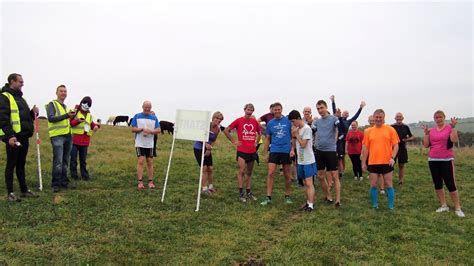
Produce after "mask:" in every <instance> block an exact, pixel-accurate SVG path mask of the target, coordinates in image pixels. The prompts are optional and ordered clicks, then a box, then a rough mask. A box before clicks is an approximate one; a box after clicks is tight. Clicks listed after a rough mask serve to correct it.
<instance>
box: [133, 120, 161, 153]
mask: <svg viewBox="0 0 474 266" xmlns="http://www.w3.org/2000/svg"><path fill="white" fill-rule="evenodd" d="M131 126H132V127H136V128H147V129H152V130H153V129H156V128H159V127H160V122H159V121H158V118H157V117H156V116H155V115H153V114H149V115H145V114H143V113H139V114H136V115H135V116H134V117H133V119H132V123H131ZM153 137H154V135H153V134H148V135H146V136H145V134H144V133H143V132H140V133H135V147H140V148H153Z"/></svg>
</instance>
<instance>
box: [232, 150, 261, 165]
mask: <svg viewBox="0 0 474 266" xmlns="http://www.w3.org/2000/svg"><path fill="white" fill-rule="evenodd" d="M239 157H240V158H242V159H244V160H245V162H246V163H250V162H253V161H255V160H257V158H258V156H257V153H256V152H254V153H246V152H241V151H237V154H236V155H235V160H239Z"/></svg>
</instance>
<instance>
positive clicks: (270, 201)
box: [260, 198, 272, 206]
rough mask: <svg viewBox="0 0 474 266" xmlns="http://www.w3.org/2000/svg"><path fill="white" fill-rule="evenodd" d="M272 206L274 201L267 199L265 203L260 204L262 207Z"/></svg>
mask: <svg viewBox="0 0 474 266" xmlns="http://www.w3.org/2000/svg"><path fill="white" fill-rule="evenodd" d="M270 204H272V200H270V199H268V198H266V199H265V200H264V201H262V202H260V205H262V206H267V205H270Z"/></svg>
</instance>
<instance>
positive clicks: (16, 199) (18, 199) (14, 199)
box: [7, 192, 21, 202]
mask: <svg viewBox="0 0 474 266" xmlns="http://www.w3.org/2000/svg"><path fill="white" fill-rule="evenodd" d="M7 200H8V201H10V202H20V201H21V199H20V198H18V197H17V196H15V194H13V192H10V194H8V197H7Z"/></svg>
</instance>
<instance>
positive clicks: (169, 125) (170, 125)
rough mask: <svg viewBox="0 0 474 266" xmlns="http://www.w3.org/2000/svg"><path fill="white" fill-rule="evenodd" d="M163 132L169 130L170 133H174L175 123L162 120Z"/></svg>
mask: <svg viewBox="0 0 474 266" xmlns="http://www.w3.org/2000/svg"><path fill="white" fill-rule="evenodd" d="M160 128H161V134H165V130H166V131H168V134H173V133H174V124H173V123H171V122H168V121H164V120H162V121H160Z"/></svg>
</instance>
